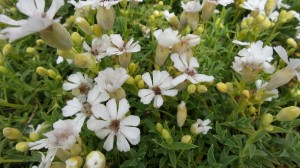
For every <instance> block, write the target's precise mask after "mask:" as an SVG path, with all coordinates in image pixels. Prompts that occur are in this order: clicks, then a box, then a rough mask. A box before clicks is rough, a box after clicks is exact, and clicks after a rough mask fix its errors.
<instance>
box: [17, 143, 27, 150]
mask: <svg viewBox="0 0 300 168" xmlns="http://www.w3.org/2000/svg"><path fill="white" fill-rule="evenodd" d="M28 149H29V146H28V143H27V142H19V143H17V144H16V150H17V151H19V152H27V151H28Z"/></svg>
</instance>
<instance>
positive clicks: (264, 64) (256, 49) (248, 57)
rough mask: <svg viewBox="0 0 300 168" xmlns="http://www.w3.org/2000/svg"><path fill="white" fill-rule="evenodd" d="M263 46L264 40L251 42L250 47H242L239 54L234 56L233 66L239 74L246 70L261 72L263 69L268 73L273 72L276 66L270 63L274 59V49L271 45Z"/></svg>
mask: <svg viewBox="0 0 300 168" xmlns="http://www.w3.org/2000/svg"><path fill="white" fill-rule="evenodd" d="M262 46H263V42H262V41H257V42H256V43H251V44H250V48H244V49H242V50H241V51H240V52H239V53H238V55H239V56H236V57H234V62H233V65H232V68H233V69H234V70H235V71H236V72H237V73H239V74H242V73H243V71H244V70H246V69H250V70H251V71H253V72H254V71H255V72H260V71H261V70H263V71H264V72H266V73H269V74H271V73H273V72H274V70H275V67H274V66H272V65H271V64H270V62H271V61H272V60H273V49H272V47H270V46H265V47H262Z"/></svg>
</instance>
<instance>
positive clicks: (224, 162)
mask: <svg viewBox="0 0 300 168" xmlns="http://www.w3.org/2000/svg"><path fill="white" fill-rule="evenodd" d="M238 158H239V157H238V156H235V155H228V156H226V157H225V158H224V159H222V160H221V164H222V167H226V166H227V165H229V164H230V163H231V162H233V161H234V160H235V159H238Z"/></svg>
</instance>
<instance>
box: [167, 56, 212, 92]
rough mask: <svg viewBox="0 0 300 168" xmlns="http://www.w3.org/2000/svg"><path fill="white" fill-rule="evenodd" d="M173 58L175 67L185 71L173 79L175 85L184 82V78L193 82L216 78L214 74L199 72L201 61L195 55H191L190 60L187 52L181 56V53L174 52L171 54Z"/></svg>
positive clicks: (210, 80) (209, 80) (208, 80)
mask: <svg viewBox="0 0 300 168" xmlns="http://www.w3.org/2000/svg"><path fill="white" fill-rule="evenodd" d="M171 59H172V61H173V62H174V67H175V68H176V69H178V70H179V71H180V72H182V73H183V74H182V75H179V76H177V77H176V78H175V79H174V80H173V81H172V84H173V85H174V86H176V85H178V84H180V83H182V82H183V81H184V80H189V81H190V82H191V83H193V84H196V83H200V82H212V81H213V80H214V77H213V76H208V75H204V74H198V72H197V70H196V68H199V63H198V61H197V59H196V58H195V57H191V58H190V61H189V62H188V60H187V57H186V54H185V53H183V54H181V55H180V56H179V54H177V53H174V54H172V55H171Z"/></svg>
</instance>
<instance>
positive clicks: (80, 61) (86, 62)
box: [73, 53, 95, 68]
mask: <svg viewBox="0 0 300 168" xmlns="http://www.w3.org/2000/svg"><path fill="white" fill-rule="evenodd" d="M73 64H74V65H76V66H77V67H79V68H91V67H93V66H94V65H95V58H94V56H93V55H92V54H90V53H80V54H76V55H75V58H74V62H73Z"/></svg>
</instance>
